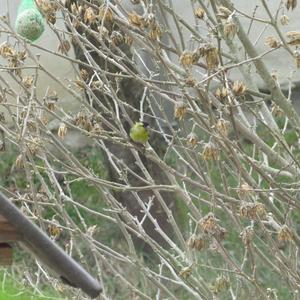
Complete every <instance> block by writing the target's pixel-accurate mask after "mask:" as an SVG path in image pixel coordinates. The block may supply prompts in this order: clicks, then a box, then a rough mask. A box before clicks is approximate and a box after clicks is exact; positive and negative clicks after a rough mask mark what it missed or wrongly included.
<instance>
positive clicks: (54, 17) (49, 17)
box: [46, 14, 56, 25]
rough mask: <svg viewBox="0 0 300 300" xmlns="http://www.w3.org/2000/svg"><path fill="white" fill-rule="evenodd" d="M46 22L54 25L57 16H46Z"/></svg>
mask: <svg viewBox="0 0 300 300" xmlns="http://www.w3.org/2000/svg"><path fill="white" fill-rule="evenodd" d="M46 20H47V22H49V23H51V24H52V25H54V24H55V23H56V15H55V14H48V15H47V16H46Z"/></svg>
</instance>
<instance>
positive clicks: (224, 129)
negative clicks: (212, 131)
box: [216, 118, 230, 136]
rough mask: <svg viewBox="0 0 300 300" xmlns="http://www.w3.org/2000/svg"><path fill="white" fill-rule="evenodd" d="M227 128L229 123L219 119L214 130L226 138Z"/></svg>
mask: <svg viewBox="0 0 300 300" xmlns="http://www.w3.org/2000/svg"><path fill="white" fill-rule="evenodd" d="M229 127H230V122H229V121H226V120H224V119H223V118H220V119H219V120H218V121H217V124H216V128H217V129H218V131H219V132H220V133H221V135H223V136H227V135H228V130H229Z"/></svg>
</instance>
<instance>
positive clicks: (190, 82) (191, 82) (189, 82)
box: [185, 76, 197, 87]
mask: <svg viewBox="0 0 300 300" xmlns="http://www.w3.org/2000/svg"><path fill="white" fill-rule="evenodd" d="M196 83H197V81H196V80H195V79H194V78H193V77H192V76H189V77H188V78H187V79H186V80H185V84H186V85H187V86H188V87H194V86H195V85H196Z"/></svg>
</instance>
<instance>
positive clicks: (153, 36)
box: [149, 24, 162, 41]
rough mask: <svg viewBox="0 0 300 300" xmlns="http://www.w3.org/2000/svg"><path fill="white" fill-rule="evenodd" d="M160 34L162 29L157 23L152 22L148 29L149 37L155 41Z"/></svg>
mask: <svg viewBox="0 0 300 300" xmlns="http://www.w3.org/2000/svg"><path fill="white" fill-rule="evenodd" d="M161 36H162V31H161V28H160V26H159V25H157V24H154V25H153V26H151V29H150V31H149V37H150V39H151V40H153V41H156V40H157V39H159V38H160V37H161Z"/></svg>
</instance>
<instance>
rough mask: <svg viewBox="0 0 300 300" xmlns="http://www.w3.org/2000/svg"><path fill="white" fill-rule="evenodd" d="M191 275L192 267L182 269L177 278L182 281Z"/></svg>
mask: <svg viewBox="0 0 300 300" xmlns="http://www.w3.org/2000/svg"><path fill="white" fill-rule="evenodd" d="M191 274H192V266H189V267H185V268H182V269H181V270H180V272H179V276H180V277H182V278H183V279H187V278H188V277H189V276H190V275H191Z"/></svg>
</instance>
